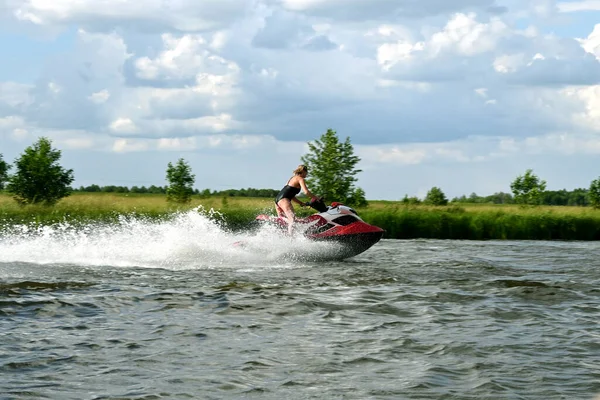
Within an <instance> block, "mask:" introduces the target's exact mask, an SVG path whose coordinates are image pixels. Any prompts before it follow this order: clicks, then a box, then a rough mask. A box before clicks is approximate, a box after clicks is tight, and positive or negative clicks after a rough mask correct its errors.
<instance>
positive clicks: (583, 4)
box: [557, 0, 600, 12]
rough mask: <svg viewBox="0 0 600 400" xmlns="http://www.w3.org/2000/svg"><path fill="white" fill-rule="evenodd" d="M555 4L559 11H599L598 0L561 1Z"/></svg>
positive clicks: (599, 1) (599, 4) (599, 2)
mask: <svg viewBox="0 0 600 400" xmlns="http://www.w3.org/2000/svg"><path fill="white" fill-rule="evenodd" d="M557 6H558V9H559V10H560V11H561V12H579V11H600V0H583V1H562V2H560V3H558V5H557Z"/></svg>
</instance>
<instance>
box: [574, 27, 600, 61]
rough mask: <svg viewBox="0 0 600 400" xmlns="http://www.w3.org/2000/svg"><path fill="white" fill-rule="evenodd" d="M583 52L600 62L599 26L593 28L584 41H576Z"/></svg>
mask: <svg viewBox="0 0 600 400" xmlns="http://www.w3.org/2000/svg"><path fill="white" fill-rule="evenodd" d="M577 41H578V42H579V43H581V46H582V47H583V48H584V50H585V51H587V52H588V53H591V54H593V55H595V56H596V59H598V60H599V61H600V24H596V25H595V26H594V30H593V31H592V33H590V34H589V36H588V37H587V38H585V39H577Z"/></svg>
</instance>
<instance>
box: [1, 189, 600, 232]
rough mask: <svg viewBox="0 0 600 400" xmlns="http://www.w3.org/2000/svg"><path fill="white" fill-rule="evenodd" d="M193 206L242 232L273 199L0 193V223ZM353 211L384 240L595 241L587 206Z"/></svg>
mask: <svg viewBox="0 0 600 400" xmlns="http://www.w3.org/2000/svg"><path fill="white" fill-rule="evenodd" d="M198 206H203V207H204V209H205V210H207V211H208V210H210V209H211V208H212V209H214V210H216V211H219V212H220V213H221V214H222V216H221V217H220V218H221V219H222V220H223V221H224V223H225V225H226V226H228V227H230V228H232V229H243V228H245V227H246V226H248V225H249V224H251V223H252V221H253V219H254V216H255V215H256V214H258V213H273V212H274V207H273V200H272V199H264V198H244V197H226V198H221V197H210V198H205V199H202V198H199V197H194V199H193V200H192V202H191V203H190V204H188V205H185V206H176V205H173V204H169V203H167V202H166V199H165V196H164V195H160V194H157V195H149V194H113V193H94V194H91V193H75V194H73V195H71V196H69V197H67V198H65V199H63V200H61V201H60V202H59V203H58V204H57V205H55V206H53V207H43V206H28V207H20V206H18V205H17V204H16V203H15V202H14V201H13V200H12V199H11V198H10V197H9V196H7V195H2V194H0V224H2V225H6V224H18V223H32V222H34V223H39V224H51V223H56V222H62V221H68V222H71V223H73V222H79V223H87V222H92V221H102V222H112V221H117V220H118V218H119V217H120V216H121V215H132V216H142V217H147V218H157V219H160V218H165V217H168V216H170V215H172V214H173V213H174V212H177V211H186V210H190V209H193V208H195V207H198ZM296 210H297V213H298V214H299V215H300V216H303V215H308V214H310V213H312V212H313V211H311V210H310V209H307V208H306V209H303V208H300V207H296ZM357 211H358V213H359V214H360V215H361V217H362V218H363V219H364V220H365V221H366V222H369V223H372V224H374V225H377V226H380V227H382V228H383V229H385V230H386V234H385V236H384V237H386V238H395V239H409V238H438V239H473V240H484V239H531V240H540V239H543V240H552V239H560V240H600V211H598V210H594V209H592V208H588V207H551V206H538V207H527V208H523V207H519V206H515V205H480V204H473V205H460V206H447V207H428V206H422V205H419V206H405V205H403V204H402V203H400V202H393V201H371V202H370V205H369V206H368V207H365V208H359V209H357Z"/></svg>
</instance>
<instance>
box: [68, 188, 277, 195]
mask: <svg viewBox="0 0 600 400" xmlns="http://www.w3.org/2000/svg"><path fill="white" fill-rule="evenodd" d="M167 188H168V186H155V185H151V186H149V187H145V186H132V187H131V188H129V187H127V186H115V185H108V186H99V185H90V186H85V187H84V186H80V187H79V188H78V189H75V188H73V192H84V193H151V194H166V193H167ZM277 193H279V191H278V190H275V189H254V188H248V189H228V190H221V191H217V190H212V191H211V190H210V189H204V190H199V189H194V194H195V195H198V196H201V197H209V196H220V197H222V196H227V197H275V196H277Z"/></svg>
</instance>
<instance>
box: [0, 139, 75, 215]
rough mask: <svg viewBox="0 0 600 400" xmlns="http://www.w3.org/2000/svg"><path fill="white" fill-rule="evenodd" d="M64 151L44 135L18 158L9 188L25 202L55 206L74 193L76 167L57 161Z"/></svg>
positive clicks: (15, 196) (15, 197) (19, 200)
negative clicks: (66, 167)
mask: <svg viewBox="0 0 600 400" xmlns="http://www.w3.org/2000/svg"><path fill="white" fill-rule="evenodd" d="M60 156H61V152H60V150H56V149H53V148H52V141H51V140H50V139H48V138H45V137H41V138H39V139H38V141H37V142H35V143H34V144H33V145H32V146H29V147H27V148H26V149H25V152H24V153H23V154H22V155H21V157H19V158H18V159H16V160H15V167H16V172H15V174H14V175H12V176H11V177H10V179H9V182H8V185H7V187H6V189H7V191H8V192H9V193H11V194H13V198H14V199H15V200H16V201H17V202H18V203H19V204H22V205H25V204H38V203H42V204H45V205H53V204H55V203H56V202H58V201H59V200H60V199H62V198H63V197H67V196H69V195H70V194H71V191H72V189H71V187H70V185H71V183H72V182H73V180H74V178H73V170H72V169H69V170H65V169H64V168H63V167H61V166H60V165H59V164H58V160H60Z"/></svg>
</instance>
